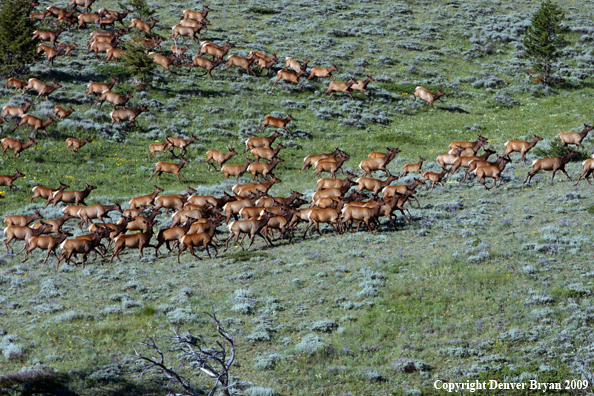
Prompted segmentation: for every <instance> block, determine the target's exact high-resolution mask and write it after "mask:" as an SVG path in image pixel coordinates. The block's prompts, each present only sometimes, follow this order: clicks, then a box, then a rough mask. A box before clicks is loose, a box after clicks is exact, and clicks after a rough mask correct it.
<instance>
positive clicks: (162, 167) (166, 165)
mask: <svg viewBox="0 0 594 396" xmlns="http://www.w3.org/2000/svg"><path fill="white" fill-rule="evenodd" d="M188 162H190V161H188V160H187V159H185V158H182V160H181V162H180V163H179V164H172V163H170V162H163V161H159V162H157V165H156V166H155V171H154V172H153V174H152V175H151V177H149V181H151V179H152V178H153V176H155V174H156V175H157V177H158V178H159V179H161V174H162V173H163V172H165V173H172V174H174V175H175V176H177V181H178V182H180V183H181V180H180V178H179V177H180V176H181V177H183V178H184V180H185V181H186V183H187V182H188V179H186V177H185V176H184V175H182V174H181V173H179V172H180V171H181V169H182V168H183V167H184V165H185V164H187V163H188Z"/></svg>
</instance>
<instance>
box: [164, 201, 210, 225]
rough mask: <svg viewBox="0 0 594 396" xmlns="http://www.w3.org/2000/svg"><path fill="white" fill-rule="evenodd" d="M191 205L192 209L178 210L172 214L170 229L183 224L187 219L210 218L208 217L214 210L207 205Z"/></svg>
mask: <svg viewBox="0 0 594 396" xmlns="http://www.w3.org/2000/svg"><path fill="white" fill-rule="evenodd" d="M189 205H192V207H193V208H194V209H178V210H177V211H176V212H174V213H173V216H171V227H175V226H178V225H180V224H182V223H183V222H185V221H186V220H187V219H188V218H193V219H196V220H198V219H204V218H208V217H210V215H211V214H212V213H214V212H213V210H214V207H213V206H212V204H210V203H207V204H206V205H202V206H198V205H194V204H189Z"/></svg>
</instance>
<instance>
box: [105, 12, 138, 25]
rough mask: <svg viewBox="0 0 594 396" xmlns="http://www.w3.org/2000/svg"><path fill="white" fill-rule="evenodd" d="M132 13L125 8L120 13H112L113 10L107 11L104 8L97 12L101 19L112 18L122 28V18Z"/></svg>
mask: <svg viewBox="0 0 594 396" xmlns="http://www.w3.org/2000/svg"><path fill="white" fill-rule="evenodd" d="M131 12H132V11H130V10H129V9H127V8H124V11H122V12H118V11H113V10H107V9H105V8H102V9H100V10H99V15H100V16H101V17H102V18H103V17H106V16H107V17H112V18H113V19H114V21H115V22H119V23H120V24H121V25H122V26H124V21H123V20H124V18H126V16H128V14H129V13H131Z"/></svg>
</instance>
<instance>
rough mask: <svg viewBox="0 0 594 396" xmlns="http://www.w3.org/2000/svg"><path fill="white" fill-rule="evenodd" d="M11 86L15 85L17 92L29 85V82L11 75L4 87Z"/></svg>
mask: <svg viewBox="0 0 594 396" xmlns="http://www.w3.org/2000/svg"><path fill="white" fill-rule="evenodd" d="M9 86H10V87H14V92H16V91H18V90H19V89H23V88H25V87H26V86H27V82H26V81H22V80H19V79H17V78H14V77H10V78H9V79H8V80H7V81H6V84H5V85H4V88H8V87H9Z"/></svg>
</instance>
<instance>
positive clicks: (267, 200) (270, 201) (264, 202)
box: [256, 191, 307, 208]
mask: <svg viewBox="0 0 594 396" xmlns="http://www.w3.org/2000/svg"><path fill="white" fill-rule="evenodd" d="M301 197H303V194H302V193H300V192H297V191H291V195H289V196H288V197H287V198H284V197H262V198H260V199H258V200H257V201H256V206H260V207H262V208H270V207H272V206H275V205H279V204H280V205H282V206H293V207H298V206H301V205H304V204H306V203H307V201H304V200H299V198H301Z"/></svg>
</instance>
